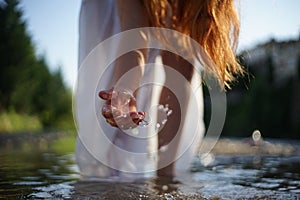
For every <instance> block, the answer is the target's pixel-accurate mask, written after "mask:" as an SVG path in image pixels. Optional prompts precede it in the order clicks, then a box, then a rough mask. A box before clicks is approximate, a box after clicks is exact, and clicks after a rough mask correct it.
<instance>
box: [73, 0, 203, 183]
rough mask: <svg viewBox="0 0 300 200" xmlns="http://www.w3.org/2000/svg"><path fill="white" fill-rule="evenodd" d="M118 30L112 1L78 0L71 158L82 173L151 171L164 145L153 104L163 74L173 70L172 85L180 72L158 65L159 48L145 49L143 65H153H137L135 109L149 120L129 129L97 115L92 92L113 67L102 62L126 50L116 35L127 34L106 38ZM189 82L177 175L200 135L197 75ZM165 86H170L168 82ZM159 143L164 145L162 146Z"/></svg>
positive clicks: (122, 175)
mask: <svg viewBox="0 0 300 200" xmlns="http://www.w3.org/2000/svg"><path fill="white" fill-rule="evenodd" d="M120 32H122V30H121V26H120V21H119V15H118V9H117V5H116V2H115V0H100V1H99V0H83V1H82V5H81V11H80V17H79V71H78V82H77V92H76V96H75V99H76V107H75V109H76V120H77V125H78V127H77V128H78V139H77V145H76V161H77V164H78V166H79V169H80V171H81V174H82V176H83V177H84V178H96V179H102V178H104V179H106V180H108V179H113V180H115V179H119V180H126V179H135V178H144V177H151V176H154V175H155V171H156V170H157V160H158V154H159V151H164V149H160V150H158V149H157V140H158V139H157V138H158V136H157V134H158V133H157V126H156V125H157V123H156V121H158V119H157V117H156V116H157V112H158V110H157V109H153V108H158V101H159V96H160V92H161V85H165V84H166V77H168V76H167V75H166V74H167V73H171V74H172V73H174V75H172V76H174V79H175V80H176V82H175V89H174V90H176V84H182V83H181V82H180V80H178V79H181V77H180V75H178V74H176V72H173V71H172V70H171V69H169V68H167V67H164V66H162V63H161V59H159V53H160V51H159V50H153V49H152V50H148V56H147V59H146V60H145V61H144V64H146V65H147V64H149V65H150V64H151V63H152V64H151V65H152V66H154V67H147V66H145V67H144V69H143V75H142V79H141V85H143V86H141V89H140V91H139V93H138V96H137V104H138V110H143V111H146V113H151V114H150V115H151V117H152V118H151V123H150V124H149V125H148V126H146V127H138V128H136V129H134V130H131V131H130V132H129V133H124V132H122V131H120V130H118V129H116V128H114V127H111V126H110V125H108V124H107V123H106V122H105V120H104V118H103V117H102V116H101V106H102V105H103V101H101V100H100V99H99V98H98V97H97V94H98V92H99V91H100V90H102V89H110V87H111V86H112V85H111V79H112V70H113V67H108V65H109V64H111V62H110V61H111V60H112V59H114V58H115V57H117V56H118V53H120V51H121V52H122V51H126V50H120V47H119V46H120V43H121V42H122V38H126V37H127V36H125V37H120V38H118V37H116V38H114V39H112V40H110V38H112V37H111V36H115V35H116V34H118V33H120ZM136 32H138V33H139V34H141V35H142V38H144V39H145V43H146V44H147V45H148V46H152V47H157V48H159V47H158V46H157V45H153V44H152V41H151V38H150V39H149V37H144V35H143V32H142V31H141V30H138V31H135V32H130V33H129V35H128V37H130V36H132V35H134V34H135V33H136ZM107 41H108V42H107ZM136 41H138V40H136ZM105 42H106V43H105ZM129 45H132V44H129ZM141 45H145V44H141ZM162 48H163V47H162ZM153 63H154V64H153ZM176 76H178V77H176ZM129 78H130V76H129ZM177 80H178V81H177ZM191 82H192V83H191V86H190V88H187V89H190V90H191V91H192V90H193V91H192V92H191V95H190V100H189V102H188V103H186V104H187V113H188V114H187V115H185V117H184V118H185V119H184V120H182V121H184V123H182V126H181V129H180V131H181V132H182V134H181V138H180V143H179V145H178V151H177V156H176V158H177V159H176V164H175V168H176V173H177V174H179V173H181V171H186V170H187V169H189V167H190V163H191V162H192V160H193V158H194V157H195V154H196V153H197V148H198V146H199V144H200V142H201V139H202V137H203V134H204V123H203V97H202V88H201V87H199V86H201V78H200V74H198V73H194V75H193V78H192V81H191ZM151 83H155V84H151ZM168 87H171V88H170V89H171V90H172V87H174V86H168ZM175 93H176V92H175ZM179 95H180V94H179ZM173 114H174V113H173ZM175 114H176V113H175ZM155 133H157V134H155ZM164 148H168V145H166V146H164Z"/></svg>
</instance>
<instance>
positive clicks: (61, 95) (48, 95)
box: [0, 0, 74, 131]
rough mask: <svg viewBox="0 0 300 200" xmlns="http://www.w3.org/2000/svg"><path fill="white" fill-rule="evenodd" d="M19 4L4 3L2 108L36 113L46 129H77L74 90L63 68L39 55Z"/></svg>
mask: <svg viewBox="0 0 300 200" xmlns="http://www.w3.org/2000/svg"><path fill="white" fill-rule="evenodd" d="M18 4H19V1H18V0H5V1H2V2H1V3H0V55H1V57H0V100H1V101H0V112H1V113H6V114H7V113H18V114H20V116H24V115H26V116H27V115H29V116H36V117H38V119H39V121H40V123H41V124H42V128H43V129H74V122H73V118H72V103H71V101H72V95H71V91H70V89H68V88H67V87H66V85H65V84H64V81H63V76H62V72H61V70H60V69H58V70H56V71H54V72H52V71H50V70H49V66H48V64H47V62H46V60H45V58H44V57H43V56H37V55H36V52H35V48H34V44H33V42H32V40H31V36H30V35H29V34H28V32H27V30H26V23H25V21H24V20H23V19H22V15H23V13H22V11H21V10H20V8H19V6H18ZM0 123H2V122H0ZM12 123H13V124H14V123H15V121H12ZM0 127H1V126H0ZM0 131H1V130H0ZM2 131H3V130H2Z"/></svg>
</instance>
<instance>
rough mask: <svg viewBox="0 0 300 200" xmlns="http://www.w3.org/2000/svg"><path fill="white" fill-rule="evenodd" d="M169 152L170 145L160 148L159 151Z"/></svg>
mask: <svg viewBox="0 0 300 200" xmlns="http://www.w3.org/2000/svg"><path fill="white" fill-rule="evenodd" d="M167 150H168V145H164V146H161V147H160V148H159V151H161V152H166V151H167Z"/></svg>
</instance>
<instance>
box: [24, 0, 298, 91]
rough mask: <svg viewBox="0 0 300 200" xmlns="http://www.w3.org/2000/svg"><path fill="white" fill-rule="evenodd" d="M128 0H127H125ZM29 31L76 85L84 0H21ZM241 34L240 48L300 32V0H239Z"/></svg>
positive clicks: (54, 66)
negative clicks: (80, 15)
mask: <svg viewBox="0 0 300 200" xmlns="http://www.w3.org/2000/svg"><path fill="white" fill-rule="evenodd" d="M125 1H126V0H125ZM20 2H21V5H20V6H21V9H22V10H23V12H24V19H25V20H26V22H27V25H28V32H29V34H30V35H31V36H32V38H33V42H34V44H35V47H36V50H37V53H38V55H43V56H45V58H46V60H47V62H48V64H49V66H50V68H51V70H55V69H57V68H58V67H61V69H62V72H63V74H64V79H65V82H66V83H67V85H68V86H70V87H73V86H74V85H75V81H76V76H77V59H78V56H77V54H78V18H79V11H80V4H81V0H20ZM236 2H237V5H238V6H237V7H238V10H239V13H240V17H241V34H240V39H239V47H238V50H239V51H241V50H246V49H249V48H252V47H254V46H255V45H257V44H259V43H262V42H266V41H268V40H270V39H271V38H274V39H276V40H279V41H283V40H289V39H297V38H299V36H300V0H239V1H236Z"/></svg>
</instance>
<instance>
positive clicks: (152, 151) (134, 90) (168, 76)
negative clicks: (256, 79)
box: [76, 0, 243, 179]
mask: <svg viewBox="0 0 300 200" xmlns="http://www.w3.org/2000/svg"><path fill="white" fill-rule="evenodd" d="M141 27H145V28H144V29H138V30H139V31H140V32H141V35H142V38H144V40H139V39H136V40H130V42H128V41H127V40H126V39H124V38H126V37H123V36H124V34H126V33H128V32H124V34H123V35H121V36H122V37H121V36H120V37H118V36H119V35H117V37H116V38H118V39H115V40H113V41H114V42H115V41H117V42H115V43H113V42H112V43H111V45H110V46H113V48H106V49H105V50H106V51H105V52H103V51H100V52H101V55H97V53H96V52H97V51H96V50H94V49H97V48H101V47H98V46H97V45H99V44H100V46H101V45H102V44H103V43H101V42H102V41H107V40H105V39H110V37H111V36H115V35H116V34H118V33H121V32H122V33H123V31H130V30H135V28H141ZM146 27H160V28H167V29H168V30H174V31H176V32H174V35H177V34H176V33H177V32H178V33H182V34H184V35H185V36H189V37H190V38H192V39H193V40H195V41H196V42H198V43H199V44H200V45H201V46H202V47H203V51H204V52H205V53H206V54H207V55H208V56H209V57H210V59H211V60H212V62H214V63H215V65H213V66H211V65H207V66H206V65H205V66H204V69H205V70H206V71H210V72H212V73H213V75H214V76H215V77H216V78H217V80H218V82H219V84H220V86H221V87H222V88H223V89H225V87H228V88H229V83H230V82H231V81H233V80H234V75H235V74H241V73H242V72H243V70H242V68H241V67H240V65H239V64H238V63H237V61H236V60H235V55H234V50H235V48H236V45H237V37H238V33H239V20H238V16H237V13H236V11H235V8H234V1H233V0H185V1H183V0H126V1H123V0H102V1H98V0H83V1H82V7H81V13H80V27H79V29H80V38H79V66H80V70H79V76H80V75H81V74H83V75H82V76H85V77H89V76H92V73H93V72H87V70H84V68H87V67H86V66H87V65H93V66H97V67H98V68H95V69H96V70H98V69H100V68H105V70H104V71H105V72H103V74H102V75H101V77H100V78H99V79H100V80H99V82H98V86H97V91H98V92H99V91H100V93H99V97H100V98H101V99H102V100H100V99H97V100H95V101H96V104H97V105H96V110H97V111H96V112H99V113H100V112H102V116H99V119H98V121H95V122H92V121H93V120H91V118H92V117H91V115H89V114H87V113H90V112H89V111H91V110H92V109H93V106H94V105H92V104H93V103H91V104H90V103H87V102H85V101H84V100H83V101H81V99H83V98H81V96H82V95H81V93H79V94H77V113H78V119H77V120H78V123H79V138H78V141H77V149H76V159H77V163H78V165H79V168H80V170H81V173H82V175H83V176H84V177H94V178H112V177H117V178H121V179H124V178H138V177H147V176H152V175H153V172H154V171H156V172H157V175H162V176H174V175H178V174H179V173H180V172H181V171H184V170H186V169H188V167H189V164H190V163H191V161H192V159H193V157H194V155H195V153H196V151H197V147H198V146H199V143H200V141H201V137H202V136H203V133H204V125H203V99H202V90H201V88H200V89H198V90H197V91H196V92H194V91H193V90H192V89H191V88H193V85H199V84H200V83H201V77H200V74H199V73H198V72H197V71H195V69H194V66H193V63H191V62H189V61H187V60H188V59H187V60H186V59H185V58H182V55H181V56H178V55H176V51H173V53H172V52H171V51H172V47H171V48H167V47H166V46H172V45H173V46H177V45H178V44H177V43H180V41H181V38H183V37H184V36H180V35H179V36H178V35H177V36H174V38H175V39H174V38H173V40H172V39H170V38H169V37H167V36H166V35H164V33H161V32H160V31H157V32H155V30H154V32H155V33H154V35H155V36H154V37H156V40H154V39H151V37H150V36H149V34H150V35H151V33H150V32H151V31H149V32H148V30H149V29H147V28H146ZM151 30H152V29H151ZM166 31H167V30H166ZM163 32H164V31H163ZM167 32H168V31H167ZM130 33H131V32H130ZM133 33H134V32H133ZM129 37H130V35H129ZM171 37H173V36H171ZM177 39H178V40H177ZM170 40H172V42H170ZM108 41H110V40H108ZM153 41H154V43H155V41H156V42H157V41H159V43H160V45H161V48H156V49H153V48H147V47H153V46H155V45H152V44H151V42H153ZM132 43H139V44H138V45H137V46H139V47H140V48H139V49H137V50H134V51H128V52H125V53H121V54H120V53H119V52H121V50H120V49H122V48H123V47H124V46H128V45H129V46H130V45H134V44H132ZM174 43H176V44H174ZM179 46H180V49H184V51H185V52H187V54H186V55H189V57H192V59H196V58H197V52H193V50H194V49H192V48H190V46H189V45H188V44H186V43H184V42H183V44H181V45H179ZM173 49H176V47H173ZM169 50H170V51H169ZM174 52H175V53H174ZM103 54H105V55H103ZM112 55H115V56H116V59H115V60H114V62H113V63H110V65H109V67H107V68H106V66H103V63H101V59H97V56H98V57H99V56H100V57H101V56H104V57H105V56H108V57H110V56H112ZM105 58H106V57H105ZM104 60H105V59H104ZM203 60H205V59H203ZM204 62H205V61H204ZM87 63H88V64H87ZM151 63H152V65H151V66H149V64H151ZM153 63H154V64H153ZM162 64H163V65H162ZM162 74H163V76H162ZM124 77H125V78H124ZM87 79H88V78H86V79H81V78H79V79H78V85H79V86H80V88H81V85H85V87H86V86H87V87H88V85H87V84H86V82H87ZM159 79H161V80H159ZM180 80H183V81H180ZM185 80H187V82H188V83H186V82H185ZM83 82H84V83H83ZM189 83H191V84H189ZM190 85H191V86H190ZM120 86H121V88H122V89H121V90H119V89H111V90H108V89H110V88H120ZM173 89H174V91H173ZM175 90H176V91H175ZM83 91H84V90H83ZM127 91H131V92H128V93H127ZM124 98H126V99H127V100H128V102H127V106H124V105H122V103H120V102H122V101H123V100H124ZM89 105H92V106H90V107H89ZM196 107H197V109H196V110H197V112H196V111H195V108H196ZM100 110H101V111H100ZM80 113H85V117H80V116H81V114H80ZM149 117H150V118H149ZM195 119H197V120H196V122H195ZM97 123H99V124H100V127H101V128H100V129H97V130H96V128H95V129H93V128H90V127H95V126H96V125H95V124H97ZM84 124H89V125H88V127H89V129H88V131H87V130H86V129H84V128H82V127H84ZM140 124H144V125H145V126H139V125H140ZM195 124H196V125H195ZM194 127H197V128H196V129H194ZM195 132H197V133H196V134H194V133H195ZM153 133H155V134H153ZM106 139H108V140H106ZM107 141H108V142H107Z"/></svg>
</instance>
